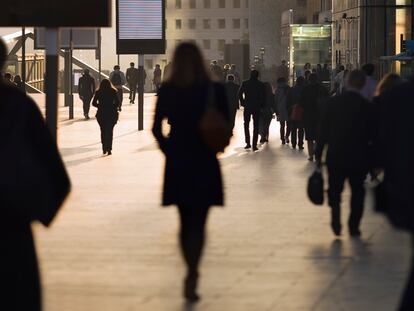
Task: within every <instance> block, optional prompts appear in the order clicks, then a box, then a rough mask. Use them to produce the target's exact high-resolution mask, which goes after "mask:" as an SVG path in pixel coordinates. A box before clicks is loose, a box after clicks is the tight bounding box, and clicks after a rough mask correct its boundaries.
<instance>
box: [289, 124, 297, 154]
mask: <svg viewBox="0 0 414 311" xmlns="http://www.w3.org/2000/svg"><path fill="white" fill-rule="evenodd" d="M297 136H298V128H297V127H296V124H295V123H292V124H291V129H290V140H291V142H292V147H293V148H296V145H297V143H298V141H297Z"/></svg>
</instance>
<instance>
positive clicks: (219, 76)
mask: <svg viewBox="0 0 414 311" xmlns="http://www.w3.org/2000/svg"><path fill="white" fill-rule="evenodd" d="M210 71H211V74H212V77H213V79H214V80H216V81H223V69H222V68H221V67H220V66H219V65H218V64H217V61H216V60H213V61H212V62H211V64H210Z"/></svg>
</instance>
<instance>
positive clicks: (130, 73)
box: [125, 63, 138, 104]
mask: <svg viewBox="0 0 414 311" xmlns="http://www.w3.org/2000/svg"><path fill="white" fill-rule="evenodd" d="M129 65H130V67H129V68H128V69H127V71H126V77H125V78H126V82H127V84H128V88H129V103H130V104H135V97H136V96H137V87H138V69H137V68H135V63H130V64H129Z"/></svg>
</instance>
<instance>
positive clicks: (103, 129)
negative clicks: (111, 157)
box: [99, 122, 107, 153]
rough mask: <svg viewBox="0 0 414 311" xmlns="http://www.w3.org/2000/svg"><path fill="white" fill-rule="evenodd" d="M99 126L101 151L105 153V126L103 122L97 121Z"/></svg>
mask: <svg viewBox="0 0 414 311" xmlns="http://www.w3.org/2000/svg"><path fill="white" fill-rule="evenodd" d="M99 127H100V129H101V143H102V151H103V152H104V153H105V152H107V150H106V127H105V124H104V123H103V122H99Z"/></svg>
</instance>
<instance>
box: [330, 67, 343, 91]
mask: <svg viewBox="0 0 414 311" xmlns="http://www.w3.org/2000/svg"><path fill="white" fill-rule="evenodd" d="M344 88H345V66H343V65H340V66H339V68H338V73H337V74H336V75H335V77H334V79H333V85H332V90H331V94H332V95H339V94H341V93H342V91H343V89H344Z"/></svg>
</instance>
